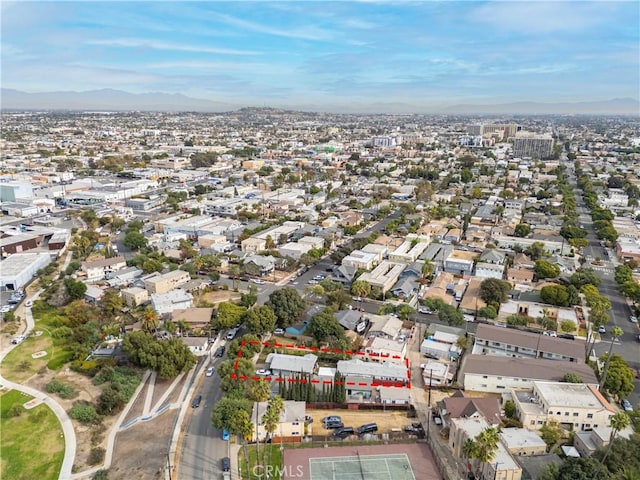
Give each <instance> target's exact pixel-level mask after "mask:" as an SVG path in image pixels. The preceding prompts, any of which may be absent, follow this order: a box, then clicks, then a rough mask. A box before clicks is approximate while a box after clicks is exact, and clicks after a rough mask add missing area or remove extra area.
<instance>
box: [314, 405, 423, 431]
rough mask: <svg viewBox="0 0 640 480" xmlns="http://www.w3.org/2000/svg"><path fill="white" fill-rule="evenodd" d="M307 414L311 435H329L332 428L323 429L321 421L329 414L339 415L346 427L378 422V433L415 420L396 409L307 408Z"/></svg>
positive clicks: (399, 427) (401, 426)
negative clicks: (311, 421) (309, 420)
mask: <svg viewBox="0 0 640 480" xmlns="http://www.w3.org/2000/svg"><path fill="white" fill-rule="evenodd" d="M307 415H311V417H312V418H313V423H312V424H311V427H312V431H313V435H331V433H332V432H333V430H327V429H325V428H324V426H323V425H322V422H321V420H322V418H324V417H328V416H330V415H337V416H339V417H341V418H342V423H343V424H344V425H345V426H346V427H353V428H358V427H359V426H360V425H364V424H365V423H372V422H375V423H377V424H378V433H385V432H390V431H391V430H392V429H394V428H395V429H402V428H403V427H405V426H406V425H411V422H415V421H416V419H415V418H409V417H408V416H407V412H404V411H397V410H394V411H383V410H307Z"/></svg>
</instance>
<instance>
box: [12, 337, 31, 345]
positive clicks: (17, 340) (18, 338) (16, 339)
mask: <svg viewBox="0 0 640 480" xmlns="http://www.w3.org/2000/svg"><path fill="white" fill-rule="evenodd" d="M25 338H27V337H25V336H24V335H18V336H17V337H14V338H13V340H11V343H13V344H14V345H18V344H19V343H22V342H23V341H24V339H25Z"/></svg>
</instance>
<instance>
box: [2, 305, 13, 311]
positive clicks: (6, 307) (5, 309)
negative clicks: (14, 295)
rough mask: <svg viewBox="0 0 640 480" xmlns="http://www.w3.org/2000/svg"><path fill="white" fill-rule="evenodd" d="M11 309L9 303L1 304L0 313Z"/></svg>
mask: <svg viewBox="0 0 640 480" xmlns="http://www.w3.org/2000/svg"><path fill="white" fill-rule="evenodd" d="M10 311H11V306H10V305H3V306H2V308H0V313H7V312H10Z"/></svg>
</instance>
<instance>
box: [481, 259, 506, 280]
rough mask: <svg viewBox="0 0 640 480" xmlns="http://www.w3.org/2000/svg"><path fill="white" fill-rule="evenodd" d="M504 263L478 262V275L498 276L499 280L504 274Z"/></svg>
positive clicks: (484, 276) (482, 276)
mask: <svg viewBox="0 0 640 480" xmlns="http://www.w3.org/2000/svg"><path fill="white" fill-rule="evenodd" d="M504 269H505V266H504V265H500V264H495V263H484V262H478V263H477V264H476V272H475V273H476V277H480V278H483V279H484V278H497V279H498V280H502V277H503V276H504Z"/></svg>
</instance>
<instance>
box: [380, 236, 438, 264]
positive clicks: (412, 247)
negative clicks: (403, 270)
mask: <svg viewBox="0 0 640 480" xmlns="http://www.w3.org/2000/svg"><path fill="white" fill-rule="evenodd" d="M429 242H430V238H429V237H422V236H415V235H414V236H411V235H408V236H407V239H406V240H405V241H404V242H402V245H400V246H399V247H398V248H396V249H395V250H394V251H393V252H390V253H389V260H390V261H392V262H399V263H413V262H415V261H416V260H417V259H418V257H419V256H420V255H421V254H422V252H424V251H425V250H426V249H427V247H428V246H429Z"/></svg>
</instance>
